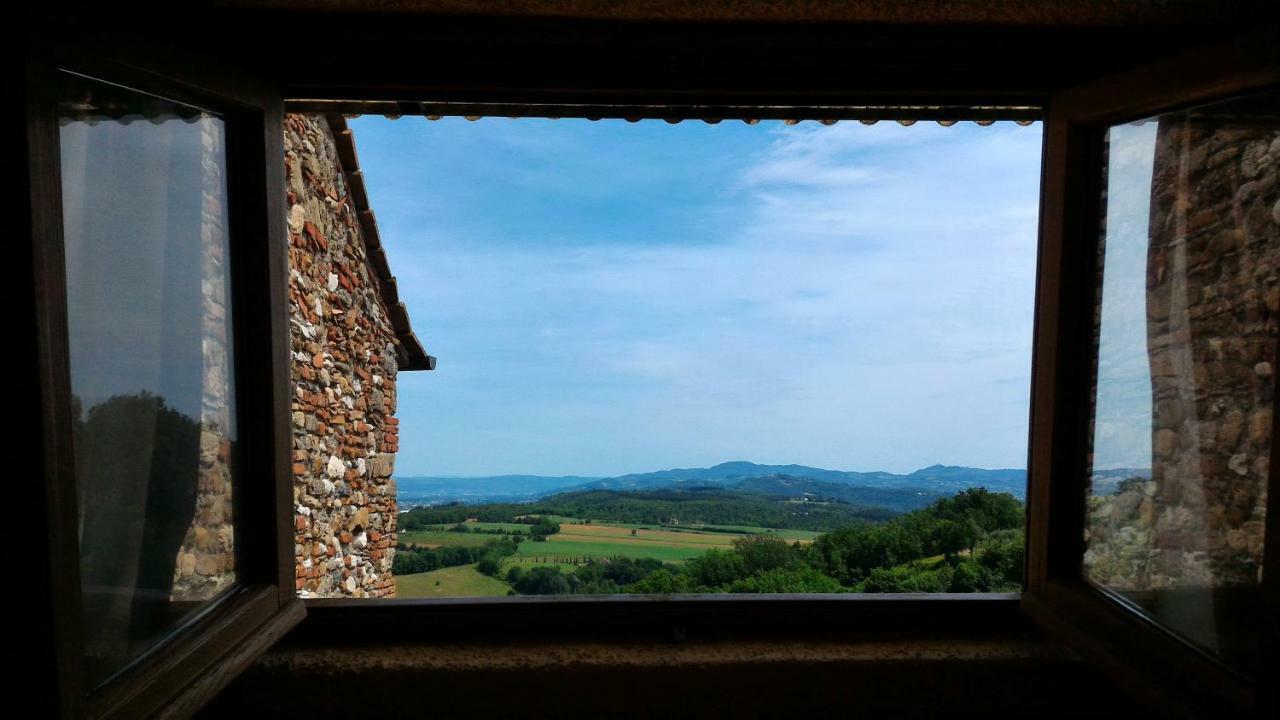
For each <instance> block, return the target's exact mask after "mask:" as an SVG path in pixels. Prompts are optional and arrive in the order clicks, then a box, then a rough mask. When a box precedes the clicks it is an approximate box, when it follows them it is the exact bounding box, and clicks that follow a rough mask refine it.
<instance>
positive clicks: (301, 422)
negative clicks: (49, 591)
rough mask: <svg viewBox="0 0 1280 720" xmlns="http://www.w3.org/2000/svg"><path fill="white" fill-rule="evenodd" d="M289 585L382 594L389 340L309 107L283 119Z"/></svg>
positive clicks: (389, 590)
mask: <svg viewBox="0 0 1280 720" xmlns="http://www.w3.org/2000/svg"><path fill="white" fill-rule="evenodd" d="M284 142H285V172H286V176H287V187H288V206H289V238H290V247H289V268H290V271H289V272H290V281H291V282H290V290H289V299H290V337H291V340H292V352H293V382H294V400H293V431H294V435H293V474H294V503H295V510H296V513H295V518H294V520H295V529H296V536H295V543H296V545H295V551H296V555H297V589H298V592H299V593H300V594H301V595H302V596H304V597H392V596H394V595H395V580H394V578H393V577H392V575H391V559H392V553H393V552H394V547H395V533H396V494H395V492H396V491H395V482H394V481H393V480H392V478H391V475H392V470H393V467H394V461H395V452H396V450H397V449H398V445H397V443H398V432H397V425H398V421H397V420H396V418H395V417H394V413H395V408H396V371H397V339H396V335H395V332H394V330H393V327H392V323H391V320H390V318H389V317H388V309H387V307H386V305H385V303H384V302H383V299H382V296H381V295H380V292H379V287H378V279H377V278H376V277H375V276H374V275H373V274H372V273H371V272H370V271H369V265H368V248H367V247H366V241H365V239H364V237H363V232H364V231H363V229H362V227H361V223H360V222H359V218H358V215H357V209H356V208H355V206H354V203H353V201H352V195H351V192H350V188H349V187H348V180H347V178H346V177H345V176H344V172H343V167H342V163H341V161H340V159H339V157H338V153H337V150H336V146H335V143H334V135H333V131H332V129H331V128H330V126H329V124H328V122H327V121H326V120H325V119H324V118H323V117H321V116H312V115H295V114H291V115H287V116H286V118H285V141H284Z"/></svg>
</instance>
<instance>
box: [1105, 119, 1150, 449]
mask: <svg viewBox="0 0 1280 720" xmlns="http://www.w3.org/2000/svg"><path fill="white" fill-rule="evenodd" d="M1157 127H1158V125H1157V124H1156V123H1154V122H1148V123H1140V124H1132V125H1118V126H1116V127H1113V128H1111V129H1110V131H1109V132H1108V136H1107V141H1108V142H1107V148H1108V153H1107V206H1106V217H1107V224H1106V236H1105V238H1104V242H1105V251H1106V254H1105V261H1104V265H1103V273H1102V326H1101V328H1100V331H1099V340H1100V341H1099V343H1098V392H1097V396H1096V403H1097V405H1096V409H1095V414H1096V420H1095V422H1094V441H1093V466H1094V468H1095V469H1098V470H1107V469H1112V468H1146V467H1151V403H1152V399H1151V363H1150V360H1149V357H1148V355H1147V244H1148V237H1149V235H1148V221H1149V220H1150V217H1151V173H1152V168H1153V165H1154V162H1155V143H1156V128H1157Z"/></svg>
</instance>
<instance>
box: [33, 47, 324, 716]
mask: <svg viewBox="0 0 1280 720" xmlns="http://www.w3.org/2000/svg"><path fill="white" fill-rule="evenodd" d="M200 68H201V66H200V60H199V58H197V57H192V56H190V54H187V53H177V54H176V55H174V56H169V57H166V58H164V59H163V61H161V60H158V59H157V60H151V61H134V62H130V63H127V64H126V63H121V62H115V61H108V60H106V59H104V58H103V57H102V56H100V55H94V54H92V53H89V52H88V51H87V49H86V48H85V47H83V46H81V47H79V48H77V49H76V50H75V52H74V53H68V54H57V53H56V52H50V53H49V54H48V55H46V56H44V57H42V58H39V59H38V60H36V61H35V62H32V63H31V64H30V65H29V67H28V73H29V74H28V83H27V98H26V101H27V118H28V125H27V146H28V158H27V162H28V168H29V172H30V187H31V195H30V201H31V205H32V208H33V213H32V227H31V230H32V237H33V245H32V253H33V260H34V267H35V269H36V272H35V274H36V288H37V289H38V290H37V297H36V320H37V333H38V338H39V342H40V348H41V351H40V356H39V360H40V364H39V376H38V377H39V389H38V392H39V394H40V397H41V404H42V407H43V410H44V412H43V416H42V418H41V419H42V421H43V427H42V431H43V435H44V447H45V453H44V456H43V462H44V471H45V478H46V484H45V488H46V491H47V493H46V498H45V503H46V504H47V507H48V508H49V513H48V516H47V519H42V520H44V522H47V528H48V534H49V537H50V548H49V564H48V566H47V570H46V572H48V573H49V576H50V578H49V580H50V582H49V588H50V595H49V596H46V597H45V598H44V599H45V600H46V601H47V602H48V603H49V606H50V608H51V612H52V615H53V617H54V618H56V621H55V622H54V623H53V624H52V627H53V631H54V638H53V639H52V640H53V646H54V647H55V648H56V651H55V652H56V658H55V662H56V674H57V680H56V687H55V692H54V693H51V694H53V695H54V696H56V697H57V698H58V702H59V705H60V707H59V708H58V711H59V712H60V714H61V715H62V716H64V717H101V718H106V717H144V716H151V715H153V714H161V715H183V714H187V713H190V712H192V711H194V709H195V708H198V707H199V706H200V704H201V703H203V702H204V700H205V699H207V698H208V697H209V696H211V695H212V694H213V693H216V692H217V691H218V689H220V688H221V687H222V686H223V685H224V684H225V683H226V682H227V681H228V680H229V679H230V678H231V677H234V675H235V674H236V673H237V672H238V671H239V669H241V668H243V667H245V666H246V665H247V664H248V663H249V662H251V661H252V660H253V659H254V658H255V657H256V656H257V654H258V653H260V652H261V651H263V650H265V649H266V648H267V647H269V646H270V645H271V644H272V643H273V642H274V641H275V640H276V639H278V638H279V637H280V636H281V635H283V633H284V632H285V631H287V630H288V629H289V628H290V627H292V626H293V625H294V624H296V623H297V622H298V620H300V619H301V617H302V616H303V614H304V609H303V606H302V603H301V601H300V600H298V599H297V598H296V597H295V596H294V592H293V590H294V589H293V564H292V562H291V553H290V550H291V542H290V535H289V534H288V530H289V526H288V523H289V522H290V516H289V510H290V503H289V495H288V493H289V492H290V485H289V475H288V465H287V461H288V458H287V449H288V428H287V409H288V396H287V390H286V389H285V388H287V385H288V367H287V365H286V364H285V363H283V362H281V359H282V357H287V352H288V345H287V330H286V329H285V328H284V326H283V323H282V320H283V318H282V317H280V315H281V313H276V312H273V309H276V308H282V307H283V305H282V304H281V298H282V297H283V291H284V286H283V283H284V272H283V268H284V262H283V244H282V240H283V223H284V217H283V211H282V210H281V208H280V205H281V204H280V202H279V201H278V200H276V199H275V198H274V194H273V193H272V192H270V191H269V189H270V188H277V187H279V184H280V179H279V175H280V162H279V156H280V145H279V143H280V140H279V138H280V117H281V115H280V109H279V108H280V103H279V101H278V100H277V99H275V96H274V94H273V92H272V91H271V90H270V89H269V88H267V87H264V86H261V85H255V84H254V83H251V82H248V81H245V80H243V79H237V78H233V77H230V76H229V75H228V74H227V73H225V72H208V71H201V69H200ZM42 525H43V523H42ZM46 642H48V640H47V639H46Z"/></svg>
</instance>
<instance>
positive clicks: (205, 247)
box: [170, 118, 236, 601]
mask: <svg viewBox="0 0 1280 720" xmlns="http://www.w3.org/2000/svg"><path fill="white" fill-rule="evenodd" d="M196 122H197V123H198V124H199V126H200V140H201V144H202V151H203V152H202V153H201V161H200V175H201V184H202V186H203V188H202V192H203V196H204V202H203V203H202V207H201V212H200V246H201V247H200V262H201V285H200V292H201V301H202V316H201V330H202V334H203V338H204V339H203V348H202V355H203V372H204V376H203V393H202V398H201V407H200V467H199V470H198V472H197V476H196V477H197V480H196V505H195V515H194V516H193V518H192V521H191V526H190V528H188V530H187V533H186V535H185V537H184V538H183V540H182V546H181V548H180V549H179V550H178V556H177V561H176V563H175V564H174V573H173V591H172V593H171V596H170V597H171V599H173V600H176V601H201V600H209V599H211V598H213V597H214V596H216V595H217V594H218V593H220V592H221V591H223V590H225V589H227V588H228V587H230V586H231V585H232V584H233V583H234V582H235V579H236V553H235V528H234V525H233V520H234V518H233V511H234V507H233V498H232V482H231V478H232V464H233V452H232V450H233V441H232V437H231V436H232V435H233V433H232V432H231V428H232V418H233V414H234V407H233V406H232V402H233V401H232V393H233V392H234V388H233V387H232V385H233V373H232V370H231V367H230V364H229V359H230V353H229V350H228V349H229V344H230V339H229V338H228V337H227V330H228V327H229V326H230V323H229V322H228V307H227V300H228V298H227V288H228V286H229V284H230V279H229V276H228V267H227V258H226V257H225V243H226V234H227V228H226V227H224V225H223V223H224V220H225V218H226V217H227V208H225V207H224V205H223V202H224V200H223V199H224V198H225V196H226V179H225V178H224V177H223V162H222V158H223V157H224V156H225V153H226V149H225V148H224V147H222V143H223V133H222V130H221V127H220V126H219V125H217V124H215V122H214V121H213V120H212V119H210V118H201V119H200V120H197V121H196Z"/></svg>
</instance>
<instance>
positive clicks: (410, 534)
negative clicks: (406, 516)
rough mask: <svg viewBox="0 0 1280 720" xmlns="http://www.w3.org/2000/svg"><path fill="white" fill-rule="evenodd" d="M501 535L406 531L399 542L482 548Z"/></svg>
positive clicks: (401, 534)
mask: <svg viewBox="0 0 1280 720" xmlns="http://www.w3.org/2000/svg"><path fill="white" fill-rule="evenodd" d="M501 538H502V536H501V535H492V534H489V533H464V532H450V531H448V530H406V531H403V532H401V533H400V538H399V540H400V542H402V543H404V544H405V545H421V546H423V547H430V548H436V547H446V546H461V547H483V546H484V544H485V543H487V542H489V541H490V540H498V539H501Z"/></svg>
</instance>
